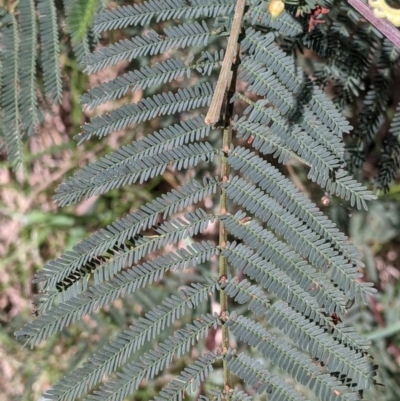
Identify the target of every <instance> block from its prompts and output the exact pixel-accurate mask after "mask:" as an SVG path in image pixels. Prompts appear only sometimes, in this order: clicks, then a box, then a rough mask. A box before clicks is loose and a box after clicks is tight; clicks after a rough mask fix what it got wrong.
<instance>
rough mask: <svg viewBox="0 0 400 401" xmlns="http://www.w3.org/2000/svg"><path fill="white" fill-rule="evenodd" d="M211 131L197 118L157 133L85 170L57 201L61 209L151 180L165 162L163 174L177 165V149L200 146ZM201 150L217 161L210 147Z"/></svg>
mask: <svg viewBox="0 0 400 401" xmlns="http://www.w3.org/2000/svg"><path fill="white" fill-rule="evenodd" d="M210 131H211V127H210V126H207V125H206V124H205V123H204V118H201V117H196V118H193V119H190V120H187V121H182V122H180V123H179V124H175V125H173V126H171V127H166V128H164V129H162V130H160V131H159V132H154V133H153V134H150V135H148V136H146V137H145V138H143V139H141V140H140V141H134V142H132V144H130V145H126V146H123V147H122V148H121V149H118V150H117V151H115V152H113V153H111V154H109V155H107V156H105V157H102V158H101V159H99V160H98V161H96V162H94V163H92V164H89V165H88V166H85V167H84V168H83V169H81V170H80V171H78V172H77V173H76V174H75V175H74V177H72V178H69V179H67V180H65V181H64V182H63V183H62V184H61V185H60V186H59V187H58V188H57V189H56V195H55V196H54V199H55V200H56V201H57V202H58V203H59V205H60V206H66V205H70V204H71V203H75V202H77V201H79V200H80V199H81V198H82V196H84V194H86V196H87V197H88V196H91V195H94V194H95V193H102V192H105V191H107V190H110V189H112V188H116V187H118V186H120V185H129V183H130V182H131V181H130V180H137V179H138V178H139V177H140V180H142V179H147V178H146V177H147V176H148V175H149V174H151V169H152V170H154V171H155V172H156V173H157V169H156V167H155V166H157V163H159V162H161V165H160V167H159V170H160V171H162V170H163V169H165V167H166V166H167V165H168V164H169V163H170V162H171V161H173V158H174V157H175V156H177V155H178V154H177V152H176V151H175V152H174V151H173V149H174V148H177V147H180V146H183V145H184V144H186V143H189V142H195V141H196V142H197V141H199V140H200V139H202V138H205V137H207V136H208V135H209V133H210ZM197 148H198V150H199V151H201V150H203V151H205V152H206V153H205V154H204V157H210V160H212V159H213V156H214V153H212V154H210V153H211V150H207V148H208V145H203V144H198V145H197ZM170 149H172V151H171V150H170ZM192 150H193V149H192ZM166 154H168V157H167V158H166V157H165V155H166ZM165 159H166V160H165ZM176 162H177V160H175V163H176ZM154 163H156V164H155V166H154ZM134 169H137V171H135V170H134ZM140 169H142V170H143V171H142V172H141V171H140ZM149 171H150V173H149ZM159 174H160V173H159ZM132 182H133V181H132ZM90 188H92V189H90ZM104 188H105V189H104ZM88 191H89V192H88Z"/></svg>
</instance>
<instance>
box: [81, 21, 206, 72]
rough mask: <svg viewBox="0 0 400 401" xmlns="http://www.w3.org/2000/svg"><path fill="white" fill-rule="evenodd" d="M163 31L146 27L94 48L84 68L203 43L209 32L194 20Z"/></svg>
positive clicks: (204, 25)
mask: <svg viewBox="0 0 400 401" xmlns="http://www.w3.org/2000/svg"><path fill="white" fill-rule="evenodd" d="M164 34H165V35H159V34H158V33H157V32H155V31H149V32H147V33H146V34H143V35H141V36H137V37H134V38H132V39H130V40H128V39H125V40H122V41H119V42H117V43H115V44H113V45H110V46H109V47H105V48H102V49H100V50H97V51H96V52H94V53H92V54H90V55H89V56H88V57H87V58H86V60H85V61H86V69H85V72H87V73H88V74H93V73H95V72H98V71H100V70H102V69H104V68H107V67H112V66H113V65H115V64H117V63H119V62H120V61H123V60H124V61H125V60H128V61H131V60H133V59H136V58H138V57H141V56H147V55H151V56H153V55H155V54H162V53H165V52H166V51H167V50H169V49H173V48H185V47H188V46H200V45H202V46H205V45H206V44H207V42H208V38H209V35H210V33H209V31H208V27H207V24H206V23H205V22H204V21H202V23H201V24H199V23H198V22H197V21H195V22H193V23H191V24H181V25H176V26H171V27H168V28H165V29H164Z"/></svg>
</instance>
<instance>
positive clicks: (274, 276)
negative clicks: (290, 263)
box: [222, 242, 326, 324]
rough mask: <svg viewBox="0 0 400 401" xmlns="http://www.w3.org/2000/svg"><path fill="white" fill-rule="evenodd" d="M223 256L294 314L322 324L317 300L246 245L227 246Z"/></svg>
mask: <svg viewBox="0 0 400 401" xmlns="http://www.w3.org/2000/svg"><path fill="white" fill-rule="evenodd" d="M222 254H223V255H224V256H225V257H226V258H227V260H228V261H229V263H231V264H232V266H233V267H234V268H235V269H237V270H239V271H243V273H244V274H246V275H247V276H248V277H250V278H251V279H252V280H255V281H256V282H257V283H260V285H261V286H262V287H263V288H264V289H266V290H267V291H268V292H272V293H274V294H275V295H276V296H278V297H279V298H280V299H282V300H283V301H285V302H287V303H288V304H289V305H290V306H291V307H292V308H293V309H294V310H296V311H297V312H300V313H302V314H303V315H304V316H306V317H307V318H309V319H310V320H313V321H315V322H316V323H317V324H323V323H324V322H325V320H326V317H325V315H324V309H323V308H321V306H320V305H318V303H317V301H316V299H315V298H314V297H313V296H312V295H311V294H309V293H308V292H307V291H305V290H303V289H302V288H301V287H300V286H299V285H298V284H296V282H294V281H293V280H292V279H291V278H290V277H288V276H287V275H286V274H285V273H284V272H283V271H282V270H281V269H279V267H278V266H276V265H275V264H272V263H270V262H268V261H266V260H265V259H263V258H262V257H261V256H259V255H258V254H257V253H256V252H254V251H252V250H251V249H250V248H248V247H247V246H246V245H243V244H239V245H237V244H236V243H234V242H233V243H229V244H227V247H226V248H224V249H223V250H222Z"/></svg>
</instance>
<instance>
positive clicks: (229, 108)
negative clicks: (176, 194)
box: [219, 44, 239, 392]
mask: <svg viewBox="0 0 400 401" xmlns="http://www.w3.org/2000/svg"><path fill="white" fill-rule="evenodd" d="M235 53H236V57H235V59H234V63H233V65H232V70H233V71H231V76H230V82H229V87H228V88H227V91H226V97H225V113H224V132H223V139H222V151H223V155H222V160H221V179H222V182H226V181H228V177H229V164H228V153H229V150H230V147H231V144H232V124H231V120H232V115H233V102H231V99H232V96H233V95H234V93H235V91H236V79H237V66H238V63H239V44H237V45H236V52H235ZM227 209H228V198H227V195H226V190H225V189H224V188H222V189H221V198H220V213H221V214H226V213H227ZM227 240H228V233H227V231H226V228H225V226H224V224H223V223H222V222H221V221H220V222H219V247H220V249H224V248H225V247H226V242H227ZM227 276H228V264H227V260H226V257H225V256H223V255H222V254H221V255H220V257H219V277H220V278H221V280H222V278H226V277H227ZM220 306H221V317H222V320H224V318H225V317H226V316H227V313H228V297H227V295H226V292H225V291H224V290H220ZM228 348H229V331H228V328H227V327H226V326H225V325H223V326H222V349H223V352H226V351H227V350H228ZM223 371H224V390H225V391H226V392H227V391H229V390H230V389H231V388H232V380H231V373H230V370H229V369H228V366H227V361H225V360H224V361H223Z"/></svg>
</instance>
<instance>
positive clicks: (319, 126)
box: [238, 96, 344, 163]
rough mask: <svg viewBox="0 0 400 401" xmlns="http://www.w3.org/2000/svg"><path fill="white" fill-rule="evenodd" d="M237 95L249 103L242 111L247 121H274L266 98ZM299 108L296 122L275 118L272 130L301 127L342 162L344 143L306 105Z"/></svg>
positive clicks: (267, 122)
mask: <svg viewBox="0 0 400 401" xmlns="http://www.w3.org/2000/svg"><path fill="white" fill-rule="evenodd" d="M238 97H240V98H241V99H242V100H244V101H245V102H246V103H248V104H249V107H248V108H247V109H246V110H245V111H244V112H243V114H244V115H248V117H247V120H248V121H250V122H255V123H256V122H259V123H262V124H269V122H271V121H272V122H275V118H274V115H272V116H271V115H270V114H268V112H267V111H266V106H267V105H268V103H269V101H268V99H266V100H258V101H257V102H253V101H251V100H250V99H248V98H246V97H244V96H238ZM301 108H302V109H303V114H302V116H299V117H298V118H297V117H296V121H297V123H296V124H288V123H285V121H284V120H283V119H282V118H281V119H278V120H277V124H276V125H273V126H272V127H271V129H272V128H273V129H274V132H275V131H280V130H281V129H283V127H285V129H286V130H287V131H290V130H293V129H294V128H295V129H296V130H300V129H302V130H303V131H304V132H306V133H307V134H308V135H309V136H310V137H311V138H313V139H314V140H316V141H317V143H318V144H319V145H321V146H322V147H323V148H325V149H326V150H328V151H329V152H330V153H332V155H334V156H335V158H336V159H337V160H338V161H340V162H341V163H343V162H344V160H343V154H344V144H343V141H342V139H341V138H339V137H338V136H336V135H334V134H333V133H332V132H331V131H330V130H329V128H328V126H327V125H325V124H323V123H322V122H321V121H319V120H318V118H317V116H315V115H314V114H313V112H312V111H311V110H310V108H309V107H308V106H307V105H303V106H302V107H301ZM275 115H276V114H275ZM279 136H280V134H279Z"/></svg>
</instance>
